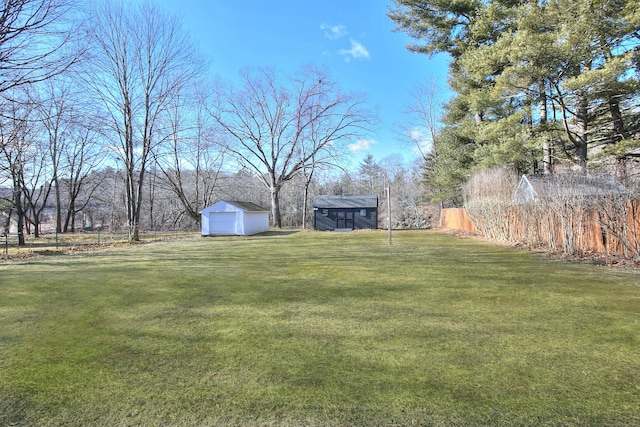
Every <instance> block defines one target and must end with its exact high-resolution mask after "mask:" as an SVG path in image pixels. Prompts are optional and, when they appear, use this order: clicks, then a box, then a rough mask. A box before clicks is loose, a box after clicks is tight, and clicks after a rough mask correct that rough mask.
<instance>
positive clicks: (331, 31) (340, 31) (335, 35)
mask: <svg viewBox="0 0 640 427" xmlns="http://www.w3.org/2000/svg"><path fill="white" fill-rule="evenodd" d="M320 29H321V30H322V31H323V32H324V36H325V37H326V38H328V39H329V40H336V39H339V38H340V37H343V36H345V35H346V34H347V27H345V26H344V25H329V24H322V25H320Z"/></svg>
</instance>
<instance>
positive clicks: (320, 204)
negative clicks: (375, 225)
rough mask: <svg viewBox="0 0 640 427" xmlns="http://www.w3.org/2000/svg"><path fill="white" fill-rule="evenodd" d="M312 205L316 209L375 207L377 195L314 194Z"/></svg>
mask: <svg viewBox="0 0 640 427" xmlns="http://www.w3.org/2000/svg"><path fill="white" fill-rule="evenodd" d="M313 207H314V208H317V209H332V208H333V209H341V208H355V209H361V208H377V207H378V196H376V195H375V194H374V195H363V196H347V195H344V196H316V197H315V198H314V199H313Z"/></svg>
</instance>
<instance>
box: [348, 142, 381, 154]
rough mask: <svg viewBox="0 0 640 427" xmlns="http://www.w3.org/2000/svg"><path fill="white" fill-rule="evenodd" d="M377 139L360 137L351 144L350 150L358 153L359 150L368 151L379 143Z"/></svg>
mask: <svg viewBox="0 0 640 427" xmlns="http://www.w3.org/2000/svg"><path fill="white" fill-rule="evenodd" d="M377 143H378V142H377V141H374V140H373V139H359V140H358V141H356V142H354V143H353V144H349V150H351V151H352V152H353V153H357V152H359V151H367V150H368V149H369V148H370V147H371V146H372V145H374V144H377Z"/></svg>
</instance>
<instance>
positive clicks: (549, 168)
mask: <svg viewBox="0 0 640 427" xmlns="http://www.w3.org/2000/svg"><path fill="white" fill-rule="evenodd" d="M539 90H540V125H541V126H543V127H544V126H545V125H546V124H547V120H548V112H547V90H546V87H545V84H544V82H541V83H540V84H539ZM543 132H544V129H543ZM544 135H545V137H544V141H543V142H542V172H543V173H544V174H545V175H548V174H550V173H552V172H553V163H552V162H553V158H552V152H551V141H549V137H548V136H547V133H546V132H544Z"/></svg>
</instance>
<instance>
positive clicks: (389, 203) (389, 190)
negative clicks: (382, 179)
mask: <svg viewBox="0 0 640 427" xmlns="http://www.w3.org/2000/svg"><path fill="white" fill-rule="evenodd" d="M387 218H388V227H389V244H391V185H389V186H388V187H387Z"/></svg>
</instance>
